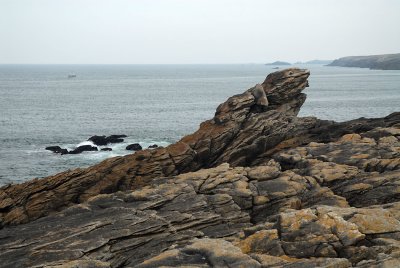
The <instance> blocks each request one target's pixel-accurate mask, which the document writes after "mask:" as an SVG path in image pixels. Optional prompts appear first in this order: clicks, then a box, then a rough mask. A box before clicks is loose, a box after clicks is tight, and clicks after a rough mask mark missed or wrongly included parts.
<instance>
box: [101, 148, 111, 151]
mask: <svg viewBox="0 0 400 268" xmlns="http://www.w3.org/2000/svg"><path fill="white" fill-rule="evenodd" d="M101 151H112V149H111V148H108V147H107V148H102V149H101Z"/></svg>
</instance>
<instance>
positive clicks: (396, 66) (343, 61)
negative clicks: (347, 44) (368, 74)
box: [327, 53, 400, 70]
mask: <svg viewBox="0 0 400 268" xmlns="http://www.w3.org/2000/svg"><path fill="white" fill-rule="evenodd" d="M327 66H341V67H360V68H370V69H375V70H400V53H398V54H385V55H373V56H352V57H344V58H340V59H337V60H334V61H333V62H332V63H330V64H328V65H327Z"/></svg>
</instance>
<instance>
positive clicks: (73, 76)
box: [68, 74, 76, 78]
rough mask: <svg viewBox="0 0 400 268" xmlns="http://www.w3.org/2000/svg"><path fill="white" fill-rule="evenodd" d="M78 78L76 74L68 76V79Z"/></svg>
mask: <svg viewBox="0 0 400 268" xmlns="http://www.w3.org/2000/svg"><path fill="white" fill-rule="evenodd" d="M75 77H76V74H69V75H68V78H75Z"/></svg>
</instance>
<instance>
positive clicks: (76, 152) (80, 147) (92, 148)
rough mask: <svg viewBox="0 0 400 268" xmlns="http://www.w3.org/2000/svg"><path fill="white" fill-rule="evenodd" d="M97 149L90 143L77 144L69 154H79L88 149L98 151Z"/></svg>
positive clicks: (88, 150)
mask: <svg viewBox="0 0 400 268" xmlns="http://www.w3.org/2000/svg"><path fill="white" fill-rule="evenodd" d="M98 150H99V149H97V147H95V146H91V145H82V146H79V147H77V148H75V149H74V150H72V151H70V152H69V154H80V153H82V152H85V151H87V152H90V151H98Z"/></svg>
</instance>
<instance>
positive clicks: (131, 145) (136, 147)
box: [125, 143, 142, 151]
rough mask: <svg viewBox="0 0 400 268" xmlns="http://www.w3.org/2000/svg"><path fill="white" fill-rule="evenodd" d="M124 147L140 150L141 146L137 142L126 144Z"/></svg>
mask: <svg viewBox="0 0 400 268" xmlns="http://www.w3.org/2000/svg"><path fill="white" fill-rule="evenodd" d="M125 149H126V150H130V151H140V150H142V146H141V145H140V144H139V143H133V144H129V145H128V146H126V148H125Z"/></svg>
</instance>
